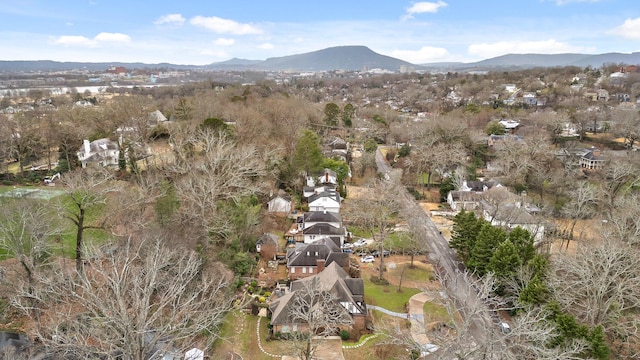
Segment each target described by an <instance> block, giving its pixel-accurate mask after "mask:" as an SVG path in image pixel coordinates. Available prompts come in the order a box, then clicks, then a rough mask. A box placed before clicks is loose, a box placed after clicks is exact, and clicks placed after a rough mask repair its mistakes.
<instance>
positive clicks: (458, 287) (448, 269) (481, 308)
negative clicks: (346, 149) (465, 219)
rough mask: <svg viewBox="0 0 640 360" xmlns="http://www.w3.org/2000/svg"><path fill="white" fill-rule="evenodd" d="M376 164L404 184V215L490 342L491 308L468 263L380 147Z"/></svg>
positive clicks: (477, 331)
mask: <svg viewBox="0 0 640 360" xmlns="http://www.w3.org/2000/svg"><path fill="white" fill-rule="evenodd" d="M376 165H377V166H378V172H379V173H382V174H383V178H384V179H385V180H386V181H389V182H395V183H396V184H397V185H398V187H399V188H400V196H401V197H402V201H401V203H402V204H403V206H404V207H403V209H402V215H403V217H404V218H405V219H407V221H408V224H409V227H410V228H411V229H412V231H413V232H414V234H415V235H416V236H419V239H420V240H421V242H423V243H424V244H425V245H426V247H427V249H428V250H429V252H430V258H431V260H432V261H433V263H434V265H435V266H436V268H437V269H438V271H439V276H440V279H441V281H442V285H443V286H444V287H445V288H446V291H447V295H448V296H449V297H451V298H452V300H453V301H454V304H455V306H456V308H457V309H461V312H462V315H463V316H465V315H468V316H470V317H471V318H467V319H466V320H467V321H468V322H470V323H471V329H470V331H471V335H472V336H473V338H474V339H475V343H476V344H487V343H488V342H489V341H490V339H489V338H487V337H491V336H492V333H493V332H492V331H487V329H492V328H493V326H492V322H491V317H490V314H491V309H489V307H488V306H486V305H485V304H484V303H483V302H482V300H481V299H479V298H478V294H477V292H476V290H475V289H474V288H473V286H472V284H471V283H469V281H468V277H467V276H465V275H464V266H463V265H462V264H461V263H459V262H458V259H457V255H456V253H455V251H454V250H453V249H451V248H450V247H449V243H448V242H447V239H445V238H444V236H442V234H441V233H440V231H439V230H438V228H437V227H436V225H435V224H434V223H433V221H432V220H431V218H430V217H429V215H428V214H427V213H426V212H425V211H424V210H423V209H422V207H420V205H419V204H418V203H417V202H416V201H415V199H414V198H413V196H412V195H411V194H410V193H409V192H408V191H407V190H406V189H405V188H404V186H402V184H401V183H400V178H401V175H402V174H401V171H402V170H395V169H392V168H391V167H390V166H389V164H388V163H387V162H386V160H385V159H384V156H383V155H382V152H380V149H378V151H376ZM468 309H475V311H473V313H472V314H471V313H465V310H468Z"/></svg>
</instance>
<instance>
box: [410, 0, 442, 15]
mask: <svg viewBox="0 0 640 360" xmlns="http://www.w3.org/2000/svg"><path fill="white" fill-rule="evenodd" d="M445 6H447V3H446V2H444V1H442V0H439V1H438V2H417V3H414V4H413V5H411V7H409V8H408V9H407V14H406V15H405V18H413V14H422V13H436V12H438V10H439V9H440V8H441V7H445Z"/></svg>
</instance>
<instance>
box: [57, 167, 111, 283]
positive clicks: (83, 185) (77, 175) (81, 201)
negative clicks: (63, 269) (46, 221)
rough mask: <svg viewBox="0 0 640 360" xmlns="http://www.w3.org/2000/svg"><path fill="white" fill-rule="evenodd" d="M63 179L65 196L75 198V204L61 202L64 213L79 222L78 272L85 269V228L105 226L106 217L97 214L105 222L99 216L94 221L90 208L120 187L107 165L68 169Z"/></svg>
mask: <svg viewBox="0 0 640 360" xmlns="http://www.w3.org/2000/svg"><path fill="white" fill-rule="evenodd" d="M62 183H63V184H64V185H65V186H66V187H67V196H65V198H67V199H69V200H71V204H72V206H69V207H67V206H65V205H64V204H61V205H60V208H61V209H65V210H64V211H65V214H64V217H65V218H67V219H68V220H69V221H71V222H72V223H73V225H74V226H75V230H76V268H77V270H78V272H82V264H83V259H84V256H83V252H84V246H85V244H84V235H85V230H87V229H101V228H104V224H105V221H106V217H100V216H94V219H95V218H97V219H99V220H102V222H101V223H100V222H99V221H98V220H94V221H90V219H91V217H89V212H90V211H92V210H94V211H95V210H96V209H97V208H99V207H100V206H103V205H105V204H106V203H107V194H109V193H111V192H114V191H116V190H117V189H118V187H117V186H116V185H115V184H114V183H113V182H112V175H111V173H109V172H108V171H107V170H105V169H103V168H87V169H77V170H74V171H73V172H68V173H66V174H65V176H64V177H63V178H62ZM94 215H96V214H94ZM92 220H93V219H92Z"/></svg>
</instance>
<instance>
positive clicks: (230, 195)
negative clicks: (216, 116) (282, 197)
mask: <svg viewBox="0 0 640 360" xmlns="http://www.w3.org/2000/svg"><path fill="white" fill-rule="evenodd" d="M172 135H173V134H172ZM174 138H175V139H176V142H175V143H174V146H173V147H174V152H175V156H176V158H177V159H176V162H175V166H172V167H170V168H169V169H168V175H169V176H170V177H171V178H173V179H174V183H175V186H176V193H177V195H178V197H179V198H180V202H181V206H180V209H179V216H180V221H181V222H182V223H183V224H189V225H190V227H191V228H192V230H193V231H194V234H193V236H194V237H195V238H196V239H203V238H206V237H207V236H210V235H212V234H217V235H218V236H221V237H223V238H224V235H225V233H226V232H227V231H228V230H229V227H228V226H227V225H228V224H226V222H227V220H228V219H227V218H225V217H224V216H220V215H221V214H219V213H218V211H217V208H218V202H220V201H233V202H239V201H240V200H241V199H242V198H243V197H246V196H250V195H254V194H260V193H262V192H263V191H264V188H265V186H266V184H265V181H264V177H265V176H267V174H268V173H269V170H268V169H269V166H268V164H269V161H270V157H269V155H270V153H268V152H262V153H258V152H257V150H256V148H255V147H252V146H237V145H236V144H235V143H234V142H233V140H231V139H230V138H229V137H228V136H227V135H225V134H224V133H213V132H211V131H208V130H202V129H197V130H194V132H191V133H186V134H180V135H179V136H178V135H176V136H175V137H174Z"/></svg>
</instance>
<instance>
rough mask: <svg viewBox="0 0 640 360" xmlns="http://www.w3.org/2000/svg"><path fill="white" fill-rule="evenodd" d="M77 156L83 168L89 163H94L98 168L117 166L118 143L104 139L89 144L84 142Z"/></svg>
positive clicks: (86, 141)
mask: <svg viewBox="0 0 640 360" xmlns="http://www.w3.org/2000/svg"><path fill="white" fill-rule="evenodd" d="M77 155H78V160H79V161H80V164H82V167H83V168H85V167H87V164H89V163H95V164H97V165H98V166H117V165H118V156H119V155H120V150H119V147H118V143H116V142H115V141H111V140H109V139H106V138H103V139H98V140H94V141H91V142H89V140H84V141H83V144H82V148H81V149H80V150H79V151H78V153H77Z"/></svg>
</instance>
